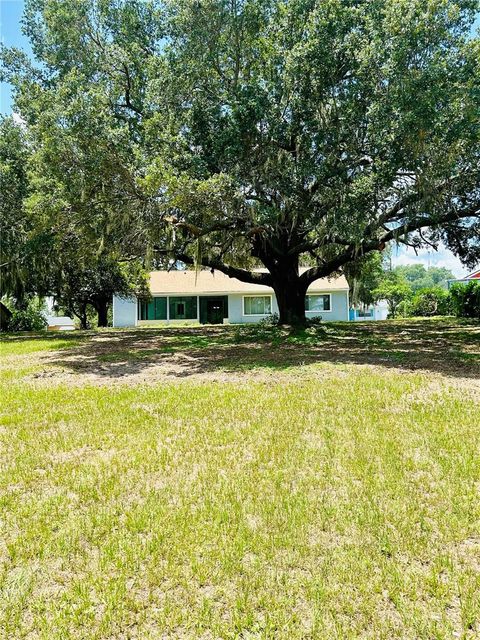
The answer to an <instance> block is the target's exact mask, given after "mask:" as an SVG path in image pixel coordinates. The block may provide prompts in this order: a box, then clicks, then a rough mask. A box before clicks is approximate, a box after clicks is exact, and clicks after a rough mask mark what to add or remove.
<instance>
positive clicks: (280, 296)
mask: <svg viewBox="0 0 480 640" xmlns="http://www.w3.org/2000/svg"><path fill="white" fill-rule="evenodd" d="M270 273H271V275H272V280H273V290H274V291H275V295H276V298H277V303H278V311H279V324H281V325H290V326H292V327H300V328H301V327H304V326H305V325H306V323H307V319H306V316H305V295H306V293H307V287H308V285H307V284H305V283H304V282H303V281H302V280H301V279H300V275H299V271H298V262H295V261H289V262H286V263H284V264H282V265H278V264H277V265H276V268H275V269H271V270H270Z"/></svg>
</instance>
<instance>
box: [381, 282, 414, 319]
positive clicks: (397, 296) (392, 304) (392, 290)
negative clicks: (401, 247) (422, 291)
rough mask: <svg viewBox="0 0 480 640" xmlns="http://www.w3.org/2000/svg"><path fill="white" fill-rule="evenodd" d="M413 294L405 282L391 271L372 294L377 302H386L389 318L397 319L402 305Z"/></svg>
mask: <svg viewBox="0 0 480 640" xmlns="http://www.w3.org/2000/svg"><path fill="white" fill-rule="evenodd" d="M411 292H412V290H411V288H410V287H409V285H408V283H407V282H406V281H405V280H403V279H401V278H400V277H399V276H398V275H397V274H396V273H395V272H394V271H389V272H387V273H386V274H385V276H384V278H383V280H382V281H381V283H380V284H379V286H378V287H377V288H376V289H375V290H374V291H373V292H372V295H373V298H374V300H375V301H378V300H386V302H387V305H388V311H389V317H390V318H395V316H396V315H397V310H398V307H399V305H400V303H402V302H403V301H404V300H406V299H407V298H408V297H409V296H410V295H411Z"/></svg>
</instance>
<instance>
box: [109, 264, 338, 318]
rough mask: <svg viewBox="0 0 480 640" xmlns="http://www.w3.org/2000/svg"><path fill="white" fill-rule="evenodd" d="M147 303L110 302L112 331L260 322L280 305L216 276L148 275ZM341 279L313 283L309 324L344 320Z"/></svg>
mask: <svg viewBox="0 0 480 640" xmlns="http://www.w3.org/2000/svg"><path fill="white" fill-rule="evenodd" d="M150 292H151V294H152V297H151V299H150V300H138V299H137V298H128V299H125V298H120V297H117V296H114V297H113V326H114V327H136V326H142V325H147V324H171V323H173V324H178V323H180V324H185V323H201V324H225V323H231V324H237V323H242V322H258V321H259V320H262V319H263V318H267V317H268V316H269V315H271V314H273V313H278V305H277V301H276V298H275V293H274V292H273V289H271V288H270V287H267V286H265V285H260V284H248V283H246V282H241V281H240V280H237V279H236V278H229V277H228V276H226V275H225V274H223V273H221V272H220V271H215V272H213V273H212V272H211V271H199V272H198V273H195V271H152V272H151V273H150ZM348 308H349V304H348V283H347V281H346V280H345V278H344V276H340V277H338V278H324V279H320V280H315V282H312V284H311V285H310V287H309V289H308V293H307V296H306V299H305V311H306V315H307V317H309V318H313V317H315V316H322V318H323V320H348Z"/></svg>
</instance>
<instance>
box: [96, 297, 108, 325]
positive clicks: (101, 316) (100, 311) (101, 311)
mask: <svg viewBox="0 0 480 640" xmlns="http://www.w3.org/2000/svg"><path fill="white" fill-rule="evenodd" d="M95 306H96V311H97V315H98V326H99V327H108V301H107V300H101V301H99V302H97V304H96V305H95Z"/></svg>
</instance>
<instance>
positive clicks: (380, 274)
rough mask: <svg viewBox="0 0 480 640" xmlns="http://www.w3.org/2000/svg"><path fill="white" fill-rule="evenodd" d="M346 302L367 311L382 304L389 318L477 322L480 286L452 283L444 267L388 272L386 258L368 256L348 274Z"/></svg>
mask: <svg viewBox="0 0 480 640" xmlns="http://www.w3.org/2000/svg"><path fill="white" fill-rule="evenodd" d="M347 277H348V281H349V284H350V299H351V301H352V302H353V304H355V305H357V306H358V305H360V306H364V307H369V306H371V305H373V304H375V303H377V302H379V301H380V300H384V301H386V303H387V305H388V310H389V317H390V318H395V317H398V316H403V317H416V316H423V317H431V316H447V315H456V316H460V317H469V318H476V319H480V282H478V281H472V282H469V283H459V282H454V281H455V280H456V278H455V276H454V275H453V273H452V272H451V271H450V270H449V269H445V268H444V267H434V266H432V267H428V268H426V267H425V266H423V265H421V264H411V265H402V266H397V267H394V268H392V267H391V265H390V260H389V259H388V257H385V256H384V257H383V258H382V257H380V256H378V255H375V254H374V255H372V256H370V257H368V259H366V260H364V261H363V263H361V264H360V265H356V269H355V270H351V271H350V272H349V273H348V274H347Z"/></svg>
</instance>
